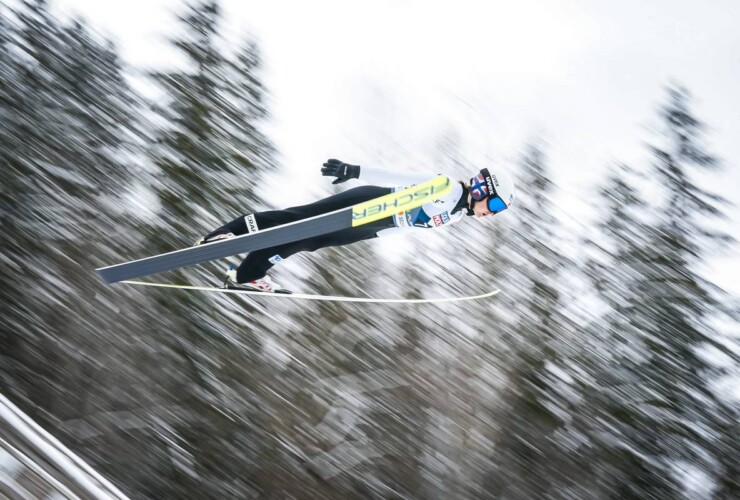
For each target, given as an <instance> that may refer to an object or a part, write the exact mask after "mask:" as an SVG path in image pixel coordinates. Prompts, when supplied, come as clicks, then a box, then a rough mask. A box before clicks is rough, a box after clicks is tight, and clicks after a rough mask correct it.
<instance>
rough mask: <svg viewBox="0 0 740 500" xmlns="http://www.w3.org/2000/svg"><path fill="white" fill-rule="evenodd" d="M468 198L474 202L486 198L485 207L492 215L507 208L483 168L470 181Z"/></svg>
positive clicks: (488, 174) (489, 175)
mask: <svg viewBox="0 0 740 500" xmlns="http://www.w3.org/2000/svg"><path fill="white" fill-rule="evenodd" d="M470 197H471V198H473V200H475V201H481V200H484V199H486V198H488V200H487V202H486V206H487V207H488V210H490V211H491V212H493V213H494V214H497V213H499V212H501V211H503V210H506V209H507V208H509V206H508V205H507V204H506V202H505V201H504V200H503V198H501V197H500V196H499V195H498V193H497V192H496V188H495V187H493V179H492V178H491V174H490V173H489V172H488V169H487V168H484V169H483V170H481V171H480V173H479V174H478V175H476V176H475V177H473V178H472V179H470Z"/></svg>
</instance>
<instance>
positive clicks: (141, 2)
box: [52, 0, 740, 295]
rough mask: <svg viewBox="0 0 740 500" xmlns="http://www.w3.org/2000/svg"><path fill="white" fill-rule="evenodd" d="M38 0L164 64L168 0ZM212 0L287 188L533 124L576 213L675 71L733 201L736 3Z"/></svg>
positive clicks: (621, 155)
mask: <svg viewBox="0 0 740 500" xmlns="http://www.w3.org/2000/svg"><path fill="white" fill-rule="evenodd" d="M52 3H53V4H54V5H56V6H57V7H58V8H60V9H62V10H63V11H64V12H74V13H78V14H81V15H83V16H84V17H86V18H87V19H88V20H89V21H90V23H91V24H92V25H93V26H95V27H96V28H98V29H101V30H102V31H103V33H104V34H106V35H108V36H109V37H111V38H112V39H113V40H114V41H116V42H117V43H118V45H119V47H120V49H121V50H122V52H123V54H124V57H125V59H126V60H127V62H128V63H130V64H132V65H135V66H138V67H148V68H152V67H161V66H169V65H171V64H173V61H175V62H176V59H173V57H172V55H173V54H172V52H171V49H169V48H168V46H167V44H166V41H165V36H166V35H167V34H169V33H172V31H173V30H175V29H177V28H178V26H177V23H176V22H175V20H174V15H173V12H175V11H177V9H178V7H179V6H181V5H182V2H181V1H180V0H125V1H123V0H121V1H117V0H109V1H105V2H101V1H99V0H56V1H55V2H52ZM221 4H222V6H223V7H224V11H225V14H226V16H225V26H224V27H225V30H226V33H228V34H229V37H231V38H232V39H235V40H236V39H239V38H244V37H245V36H247V35H252V36H254V37H255V38H257V40H258V41H259V42H260V46H261V48H262V51H263V56H264V59H265V64H266V73H265V82H266V84H267V87H268V88H269V90H270V91H271V93H272V98H273V101H272V108H271V110H272V113H273V121H272V126H271V128H270V134H271V137H272V139H273V141H274V142H275V143H276V144H277V146H278V148H279V150H280V152H281V154H282V158H281V162H282V163H283V165H284V166H285V169H286V172H288V173H289V175H288V176H289V179H288V182H289V183H290V185H292V186H294V187H299V186H306V185H308V186H316V187H315V188H314V189H315V190H314V191H307V192H305V193H303V194H301V195H299V197H301V196H302V197H303V198H299V199H300V201H309V200H311V199H313V198H315V195H316V193H320V192H321V191H320V189H323V188H321V187H318V186H321V184H320V183H321V179H319V178H317V172H318V166H320V164H321V163H322V162H323V161H324V160H325V159H326V158H328V157H339V158H341V159H345V160H346V161H349V162H356V163H359V164H363V163H365V164H368V163H382V164H380V165H377V166H386V167H390V168H404V167H406V166H408V167H409V168H414V169H421V168H429V169H430V170H431V171H435V167H434V166H433V165H427V164H426V162H427V161H428V158H427V157H426V156H424V151H428V149H429V144H430V143H431V141H432V139H433V138H434V137H435V136H436V135H437V134H439V133H442V132H444V131H445V130H449V129H457V130H458V131H460V132H461V133H462V136H463V141H464V142H465V144H466V146H467V148H466V153H467V155H468V156H469V157H470V159H473V160H476V161H480V162H481V163H483V162H493V163H504V164H505V163H507V162H511V161H512V160H513V159H515V158H516V157H517V155H518V154H519V152H520V151H521V148H522V145H523V144H524V143H525V142H526V140H527V139H528V138H529V137H531V136H533V135H534V134H541V135H543V136H544V137H545V138H546V139H547V141H548V143H549V150H548V153H549V159H550V166H551V168H552V170H553V174H554V180H555V182H556V183H557V184H558V185H559V186H560V187H561V188H562V189H563V191H562V192H563V195H562V198H563V200H564V201H563V203H564V206H565V207H567V208H568V211H569V212H570V214H571V215H572V216H573V219H574V220H576V221H579V220H584V221H585V220H587V217H588V215H589V214H590V213H591V212H592V210H590V206H589V203H588V201H589V200H588V199H586V197H587V196H588V193H589V190H590V189H591V188H592V187H593V183H594V182H595V181H597V180H598V179H599V176H600V175H601V174H602V173H603V170H604V167H605V166H606V165H607V164H608V163H609V162H610V161H613V160H621V161H626V162H633V163H634V164H635V165H636V166H639V165H641V164H642V165H644V164H645V158H646V154H645V150H644V147H643V144H642V141H644V140H645V139H647V138H648V137H649V134H648V130H649V129H650V127H651V126H652V125H654V124H655V122H656V113H655V110H656V108H657V106H658V105H659V103H660V102H661V100H662V99H663V98H664V93H663V87H664V86H665V85H666V84H667V83H669V82H670V81H678V82H680V83H682V84H683V85H685V86H686V87H687V88H688V89H689V90H690V91H691V92H692V93H693V94H694V96H695V97H696V101H695V107H694V109H695V111H696V113H697V115H698V116H699V117H700V118H701V119H703V120H705V121H706V122H707V123H708V124H709V125H710V127H711V128H710V130H709V139H710V145H711V146H712V151H714V152H715V153H717V154H718V155H719V156H720V157H721V158H722V159H723V162H724V163H725V166H726V170H725V174H724V175H723V176H722V177H721V179H717V180H716V181H715V182H714V183H713V185H712V187H714V188H715V189H716V190H718V191H720V192H721V193H722V194H724V195H725V196H726V197H728V198H729V199H731V200H733V201H734V202H735V203H740V197H738V196H736V194H735V193H736V192H737V191H738V189H739V188H740V141H738V138H739V137H740V105H738V98H737V96H736V93H737V89H738V88H739V87H740V50H739V49H740V30H738V29H737V26H736V23H737V20H738V19H740V2H738V1H736V0H713V1H712V2H699V1H675V0H673V1H669V0H653V1H650V2H644V1H639V0H622V1H620V2H589V1H579V0H548V1H544V0H541V1H536V0H520V1H518V2H482V1H464V0H454V1H452V0H451V1H421V0H418V1H416V0H414V1H411V0H407V1H386V0H381V1H378V0H375V1H368V2H346V1H341V0H337V1H330V0H313V1H311V2H301V1H292V2H265V1H253V0H222V2H221ZM379 150H380V151H383V155H382V157H378V153H377V152H378V151H379ZM523 188H526V187H523ZM317 190H319V191H317ZM733 213H734V214H735V217H734V223H735V226H740V209H739V208H737V207H736V208H735V209H734V211H733ZM733 233H734V234H735V235H736V236H737V237H738V238H740V227H734V228H733ZM721 262H722V264H721V266H720V267H721V268H722V269H721V271H722V272H718V271H719V270H715V272H714V273H713V275H714V276H716V277H717V279H718V280H719V281H720V282H721V284H722V285H724V286H725V287H727V288H729V289H732V290H734V291H735V292H736V293H738V294H739V295H740V254H739V253H738V252H737V251H736V252H735V253H734V254H733V255H732V256H730V257H727V258H725V259H723V260H722V261H721Z"/></svg>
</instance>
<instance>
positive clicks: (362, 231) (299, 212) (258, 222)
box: [205, 167, 468, 283]
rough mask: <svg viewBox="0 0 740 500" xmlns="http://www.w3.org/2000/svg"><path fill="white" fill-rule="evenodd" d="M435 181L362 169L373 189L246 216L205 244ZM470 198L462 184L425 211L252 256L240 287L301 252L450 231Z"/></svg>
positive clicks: (239, 270) (241, 274) (423, 208)
mask: <svg viewBox="0 0 740 500" xmlns="http://www.w3.org/2000/svg"><path fill="white" fill-rule="evenodd" d="M433 177H435V175H433V174H426V175H420V174H416V173H415V174H400V175H399V174H397V173H394V172H386V171H383V170H379V169H374V168H368V167H362V171H361V174H360V180H362V181H366V182H369V183H372V184H374V185H370V186H359V187H355V188H352V189H348V190H347V191H343V192H341V193H337V194H335V195H332V196H329V197H327V198H323V199H321V200H318V201H315V202H313V203H310V204H308V205H301V206H296V207H291V208H286V209H283V210H267V211H263V212H257V213H254V214H246V215H242V216H240V217H237V218H236V219H234V220H232V221H231V222H229V223H227V224H224V225H223V226H221V227H219V228H218V229H216V230H214V231H212V232H211V233H209V234H208V235H207V236H206V237H205V238H206V240H208V239H209V238H212V237H214V236H217V235H219V234H224V233H233V234H234V235H236V236H239V235H242V234H246V233H254V232H256V231H260V230H263V229H267V228H271V227H274V226H279V225H282V224H287V223H289V222H295V221H298V220H302V219H307V218H309V217H315V216H317V215H321V214H325V213H329V212H333V211H335V210H339V209H342V208H347V207H351V206H353V205H356V204H357V203H362V202H364V201H369V200H372V199H374V198H378V197H380V196H385V195H386V194H389V193H392V192H394V191H397V190H401V189H405V188H406V187H409V186H411V185H414V184H418V183H421V182H425V181H427V180H429V179H431V178H433ZM383 186H389V187H383ZM467 194H468V190H467V188H465V187H464V186H463V185H462V183H457V184H455V186H453V188H452V190H451V191H450V192H449V193H448V194H447V195H445V196H443V197H440V198H439V199H437V200H434V201H433V202H431V203H427V204H425V205H422V206H421V207H419V208H415V209H413V210H409V211H406V212H399V213H397V214H395V215H394V216H392V217H386V218H384V219H380V220H377V221H375V222H371V223H369V224H366V225H363V226H358V227H353V228H349V229H343V230H341V231H336V232H333V233H328V234H323V235H320V236H315V237H313V238H306V239H304V240H299V241H294V242H291V243H286V244H285V245H278V246H274V247H270V248H265V249H262V250H257V251H254V252H251V253H249V254H248V255H247V257H246V258H245V259H244V261H243V262H242V263H241V264H240V265H239V267H238V268H237V273H236V277H237V281H238V282H239V283H248V282H250V281H253V280H256V279H259V278H262V277H264V276H265V275H266V274H267V271H268V270H269V269H270V268H271V267H272V266H274V265H275V264H277V263H278V262H280V261H282V260H284V259H287V258H288V257H290V256H291V255H294V254H296V253H298V252H313V251H315V250H318V249H320V248H326V247H334V246H341V245H348V244H350V243H355V242H358V241H362V240H367V239H371V238H376V237H378V236H387V235H389V234H393V233H397V232H402V231H406V230H409V229H418V228H439V227H443V226H448V225H450V224H453V223H455V222H457V221H458V220H460V219H461V218H462V217H463V215H465V214H466V210H465V209H467V207H468V205H467Z"/></svg>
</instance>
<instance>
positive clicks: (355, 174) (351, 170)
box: [321, 159, 360, 184]
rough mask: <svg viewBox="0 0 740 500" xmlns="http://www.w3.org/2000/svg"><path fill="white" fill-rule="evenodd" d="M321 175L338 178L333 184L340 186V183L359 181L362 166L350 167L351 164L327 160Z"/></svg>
mask: <svg viewBox="0 0 740 500" xmlns="http://www.w3.org/2000/svg"><path fill="white" fill-rule="evenodd" d="M321 175H327V176H329V177H336V178H337V180H335V181H334V182H332V184H339V183H340V182H345V181H348V180H350V179H359V178H360V166H359V165H350V164H349V163H343V162H341V161H339V160H333V159H332V160H327V161H326V163H324V166H323V167H322V168H321Z"/></svg>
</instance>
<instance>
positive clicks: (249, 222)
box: [205, 186, 393, 240]
mask: <svg viewBox="0 0 740 500" xmlns="http://www.w3.org/2000/svg"><path fill="white" fill-rule="evenodd" d="M392 191H393V190H392V189H391V188H386V187H379V186H359V187H356V188H352V189H348V190H347V191H342V192H341V193H337V194H335V195H332V196H329V197H327V198H324V199H321V200H318V201H315V202H313V203H310V204H308V205H301V206H297V207H291V208H286V209H284V210H268V211H265V212H257V213H255V214H245V215H242V216H240V217H237V218H236V219H234V220H232V221H231V222H229V223H227V224H224V225H223V226H221V227H219V228H218V229H216V230H214V231H211V232H210V233H208V234H207V235H206V236H205V239H206V240H208V239H210V238H212V237H213V236H216V235H219V234H224V233H233V234H235V235H237V236H239V235H242V234H246V233H248V232H250V227H251V228H252V229H251V231H252V232H253V231H254V230H255V229H254V228H255V227H256V229H257V230H260V229H268V228H271V227H275V226H280V225H282V224H288V223H289V222H295V221H298V220H302V219H308V218H309V217H315V216H317V215H321V214H326V213H329V212H333V211H334V210H339V209H340V208H347V207H351V206H352V205H356V204H357V203H362V202H363V201H368V200H372V199H373V198H379V197H380V196H385V195H387V194H389V193H391V192H392Z"/></svg>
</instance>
